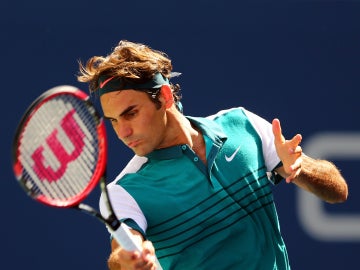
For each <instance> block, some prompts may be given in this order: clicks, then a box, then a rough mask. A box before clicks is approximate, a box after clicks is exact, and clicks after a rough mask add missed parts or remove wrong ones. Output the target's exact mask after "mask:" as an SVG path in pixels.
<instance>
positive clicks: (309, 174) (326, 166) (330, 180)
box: [293, 155, 348, 203]
mask: <svg viewBox="0 0 360 270" xmlns="http://www.w3.org/2000/svg"><path fill="white" fill-rule="evenodd" d="M293 183H295V184H296V185H298V186H299V187H301V188H303V189H305V190H307V191H309V192H311V193H313V194H314V195H316V196H317V197H319V198H320V199H322V200H324V201H326V202H329V203H339V202H344V201H345V200H346V199H347V196H348V187H347V184H346V182H345V180H344V178H343V177H342V175H341V173H340V171H339V170H338V169H337V168H336V166H335V165H334V164H333V163H331V162H329V161H326V160H315V159H312V158H310V157H308V156H306V155H302V164H301V172H300V174H299V175H298V177H296V178H295V179H294V180H293Z"/></svg>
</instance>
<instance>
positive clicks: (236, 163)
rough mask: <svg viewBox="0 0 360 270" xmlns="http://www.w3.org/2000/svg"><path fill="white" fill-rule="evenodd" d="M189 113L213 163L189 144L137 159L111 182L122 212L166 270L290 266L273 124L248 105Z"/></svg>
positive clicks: (118, 206)
mask: <svg viewBox="0 0 360 270" xmlns="http://www.w3.org/2000/svg"><path fill="white" fill-rule="evenodd" d="M187 118H188V119H189V120H190V121H191V123H192V124H193V125H195V126H197V128H199V129H200V130H201V131H202V134H203V136H204V140H205V143H206V156H207V165H205V164H204V163H203V162H202V161H201V160H200V159H199V157H198V156H197V155H196V154H195V153H194V152H193V150H192V149H191V148H190V147H189V146H188V145H176V146H173V147H169V148H166V149H161V150H155V151H154V152H152V153H150V154H149V155H147V157H146V158H140V157H139V158H138V159H137V158H134V159H133V160H132V161H131V162H130V163H133V164H131V165H129V166H132V169H130V170H128V172H125V173H123V174H121V177H119V178H118V179H116V181H114V182H113V183H111V184H110V185H109V192H110V196H111V199H112V201H113V204H114V209H115V211H116V214H117V215H118V217H119V218H121V219H122V220H124V221H125V223H126V224H127V225H128V226H130V227H133V228H135V229H137V230H139V231H140V232H142V233H143V235H144V236H145V237H146V238H147V239H149V240H150V241H152V243H153V244H154V246H155V250H156V255H157V257H158V259H159V261H160V263H161V265H162V267H163V268H164V269H165V270H167V269H179V270H205V269H206V270H209V269H216V270H221V269H223V270H232V269H245V270H251V269H254V270H255V269H257V270H259V269H263V270H270V269H281V270H283V269H284V270H285V269H290V266H289V262H288V255H287V251H286V247H285V244H284V241H283V238H282V236H281V233H280V226H279V222H278V216H277V212H276V209H275V204H274V199H273V195H272V182H271V180H270V178H269V174H268V173H269V172H270V171H271V170H273V169H274V168H275V167H276V166H277V165H278V164H279V162H280V160H279V158H278V157H277V155H276V151H275V148H274V144H273V135H272V131H271V125H270V123H268V122H267V121H265V120H264V119H262V118H260V117H258V116H256V115H255V114H252V113H250V112H249V111H247V110H245V109H244V108H234V109H230V110H224V111H221V112H219V113H217V114H216V115H213V116H211V117H207V118H201V117H187ZM101 209H102V212H105V210H104V209H103V207H101Z"/></svg>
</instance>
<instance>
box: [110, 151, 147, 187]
mask: <svg viewBox="0 0 360 270" xmlns="http://www.w3.org/2000/svg"><path fill="white" fill-rule="evenodd" d="M147 160H148V159H147V158H146V157H140V156H137V155H134V156H133V157H132V158H131V159H130V161H129V162H128V163H127V164H126V166H125V167H124V169H123V170H122V171H121V172H120V173H119V174H118V176H117V177H116V178H115V180H114V181H113V183H116V182H117V181H119V180H120V179H121V178H122V177H123V176H124V175H126V174H129V173H135V172H137V171H138V170H139V169H140V168H141V167H142V165H144V164H145V163H146V162H147Z"/></svg>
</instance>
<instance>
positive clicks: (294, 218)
mask: <svg viewBox="0 0 360 270" xmlns="http://www.w3.org/2000/svg"><path fill="white" fill-rule="evenodd" d="M0 6H1V16H0V22H1V24H0V25H1V35H0V40H1V43H0V46H1V51H2V53H3V55H2V59H3V61H2V64H1V81H2V83H1V85H2V90H1V92H2V101H3V102H2V104H1V106H0V111H1V115H2V116H3V119H4V121H5V125H4V127H3V128H2V129H1V132H0V133H1V134H0V136H1V140H0V143H1V147H0V149H1V155H0V159H1V163H0V164H1V166H0V172H1V175H2V178H3V180H4V183H3V185H2V192H1V196H0V200H1V206H2V209H1V216H2V217H1V222H0V229H1V230H0V232H1V246H2V252H1V253H0V257H1V260H0V268H1V269H37V270H42V269H52V270H63V269H69V270H70V269H96V270H105V269H107V267H106V259H107V256H108V254H109V248H110V247H109V236H108V233H107V231H106V230H105V228H104V226H103V224H101V223H99V222H98V221H97V220H95V219H93V218H92V217H90V216H87V215H84V214H81V213H79V212H77V211H73V210H63V209H54V208H50V207H47V206H43V205H40V204H38V203H36V202H35V201H32V200H31V199H30V198H29V197H28V196H27V195H25V193H24V192H23V191H22V190H21V189H20V186H19V185H18V183H17V182H16V180H15V177H14V175H13V172H12V162H11V155H12V154H11V144H12V139H13V135H14V131H15V129H16V126H17V124H18V122H19V120H20V118H21V116H22V114H23V112H24V111H25V109H26V108H27V107H28V105H29V104H30V103H31V102H32V101H33V100H34V99H35V98H36V97H37V96H38V95H40V94H41V93H42V92H44V91H45V90H48V89H49V88H52V87H54V86H57V85H63V84H68V85H74V86H77V87H79V88H80V89H83V90H84V91H86V92H87V91H88V89H87V85H85V84H81V83H78V82H77V80H76V74H77V72H78V61H79V60H81V61H83V62H85V61H86V60H87V59H88V58H89V57H91V56H93V55H106V54H108V53H109V52H110V51H111V49H112V48H113V47H114V46H116V44H117V43H118V42H119V40H121V39H127V40H130V41H134V42H141V43H146V44H147V45H150V46H151V47H153V48H155V49H158V50H163V51H165V52H167V54H168V55H169V57H170V58H171V59H172V60H173V65H174V71H177V72H181V73H182V75H181V76H180V77H178V78H176V80H174V82H176V83H180V84H181V87H182V94H183V105H184V113H185V114H188V115H197V116H206V115H209V114H213V113H215V112H217V111H218V110H220V109H227V108H230V107H234V106H244V107H246V108H247V109H249V110H251V111H253V112H255V113H257V114H259V115H260V116H262V117H264V118H266V119H267V120H269V121H271V120H272V119H273V118H274V117H277V118H279V119H280V120H281V122H282V127H283V131H284V134H285V136H286V137H288V138H290V137H292V136H293V135H295V134H296V133H301V134H302V135H303V143H302V146H303V149H304V151H305V152H306V153H308V154H311V155H313V156H314V157H319V158H326V159H329V160H331V161H333V162H335V163H336V165H337V166H338V167H339V168H340V169H341V170H342V172H343V175H344V176H345V177H346V179H347V181H348V185H349V189H350V192H349V199H348V201H347V202H346V203H344V204H338V205H330V204H324V203H322V202H320V201H319V200H317V199H316V198H314V197H313V196H311V195H309V194H304V193H303V192H299V191H298V190H297V189H296V188H295V187H294V186H293V185H287V184H285V183H281V184H280V185H278V186H276V187H274V196H275V201H276V204H277V207H278V214H279V217H280V225H281V228H282V232H283V236H284V238H285V241H286V243H287V247H288V252H289V257H290V261H291V265H292V269H294V270H303V269H327V270H333V269H349V268H350V267H352V266H353V265H355V263H357V256H358V255H359V254H360V182H359V179H358V173H357V171H356V170H357V169H358V168H359V160H360V122H359V119H358V118H359V116H360V106H359V89H360V76H359V72H360V65H359V63H360V50H359V48H360V35H359V33H360V32H359V31H360V2H359V1H356V0H354V1H336V0H329V1H327V0H287V1H282V0H273V1H270V0H269V1H267V0H262V1H261V0H249V1H247V0H241V1H235V0H232V1H230V0H222V1H215V0H207V1H206V0H193V1H188V0H182V1H179V0H175V1H163V0H159V1H145V0H144V1H140V0H139V1H106V0H104V1H94V0H86V1H85V0H77V1H70V0H63V1H44V0H37V1H36V0H35V1H16V0H13V1H9V0H3V1H2V3H1V4H0ZM95 102H98V101H97V100H95ZM108 137H109V139H110V142H109V144H110V145H111V147H109V163H108V179H109V180H111V179H113V178H114V177H115V176H116V175H117V174H118V173H119V172H120V170H121V168H122V167H123V166H124V165H125V164H126V162H127V160H128V159H129V158H130V157H131V156H132V154H131V152H129V150H127V149H126V148H125V147H124V146H123V145H122V144H121V142H120V141H118V140H117V139H116V138H115V137H114V135H113V133H112V131H111V129H110V127H109V126H108ZM97 192H98V191H97ZM98 195H99V194H98V193H96V192H95V193H94V194H93V195H92V196H91V198H90V199H89V202H88V203H90V204H93V205H95V206H96V205H97V202H98Z"/></svg>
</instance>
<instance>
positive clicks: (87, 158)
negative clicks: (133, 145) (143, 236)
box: [12, 85, 162, 269]
mask: <svg viewBox="0 0 360 270" xmlns="http://www.w3.org/2000/svg"><path fill="white" fill-rule="evenodd" d="M12 154H13V155H12V157H13V170H14V174H15V177H16V179H17V180H18V182H19V184H20V185H21V187H22V188H23V189H24V190H25V192H26V193H27V194H28V195H29V196H30V197H31V198H33V199H34V200H36V201H38V202H40V203H42V204H45V205H49V206H53V207H58V208H74V209H77V210H80V211H82V212H85V213H87V214H90V215H91V216H94V217H95V218H97V219H98V220H100V221H101V222H102V223H104V224H105V225H106V226H107V227H108V228H109V230H110V231H111V233H112V235H113V237H114V238H115V239H116V240H117V241H118V243H119V244H120V245H121V246H122V247H123V248H124V249H126V250H129V251H134V250H137V251H139V252H141V250H142V248H141V246H139V245H138V244H137V242H136V241H134V240H133V235H132V234H131V232H130V230H129V229H128V227H126V226H125V225H124V224H123V223H121V222H120V221H119V219H118V218H117V217H116V215H115V214H114V211H113V208H112V206H111V202H110V199H109V195H108V191H107V188H106V182H105V178H106V177H105V174H106V162H107V139H106V131H105V124H104V121H103V119H102V118H101V117H100V115H99V113H98V112H97V111H96V108H95V107H94V106H93V104H92V103H91V101H90V99H89V96H88V95H87V94H85V93H84V92H82V91H81V90H79V89H77V88H76V87H73V86H68V85H63V86H57V87H54V88H52V89H50V90H48V91H46V92H44V93H43V94H42V95H40V96H39V97H38V98H37V99H36V100H35V101H34V102H33V103H32V104H31V105H30V106H29V108H28V109H27V110H26V112H25V113H24V115H23V117H22V119H21V122H20V123H19V125H18V127H17V129H16V133H15V137H14V141H13V153H12ZM98 184H100V188H101V191H102V193H103V194H104V201H105V202H106V207H107V208H108V210H109V213H110V215H109V216H108V217H106V218H105V217H103V216H102V215H101V214H100V212H99V211H97V210H96V209H95V208H93V207H91V206H90V205H87V204H85V203H84V202H83V201H84V200H85V199H86V198H87V197H88V195H89V194H90V193H91V191H92V190H94V188H95V187H97V186H98ZM156 263H157V269H162V268H161V266H160V264H159V262H158V260H157V259H156Z"/></svg>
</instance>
